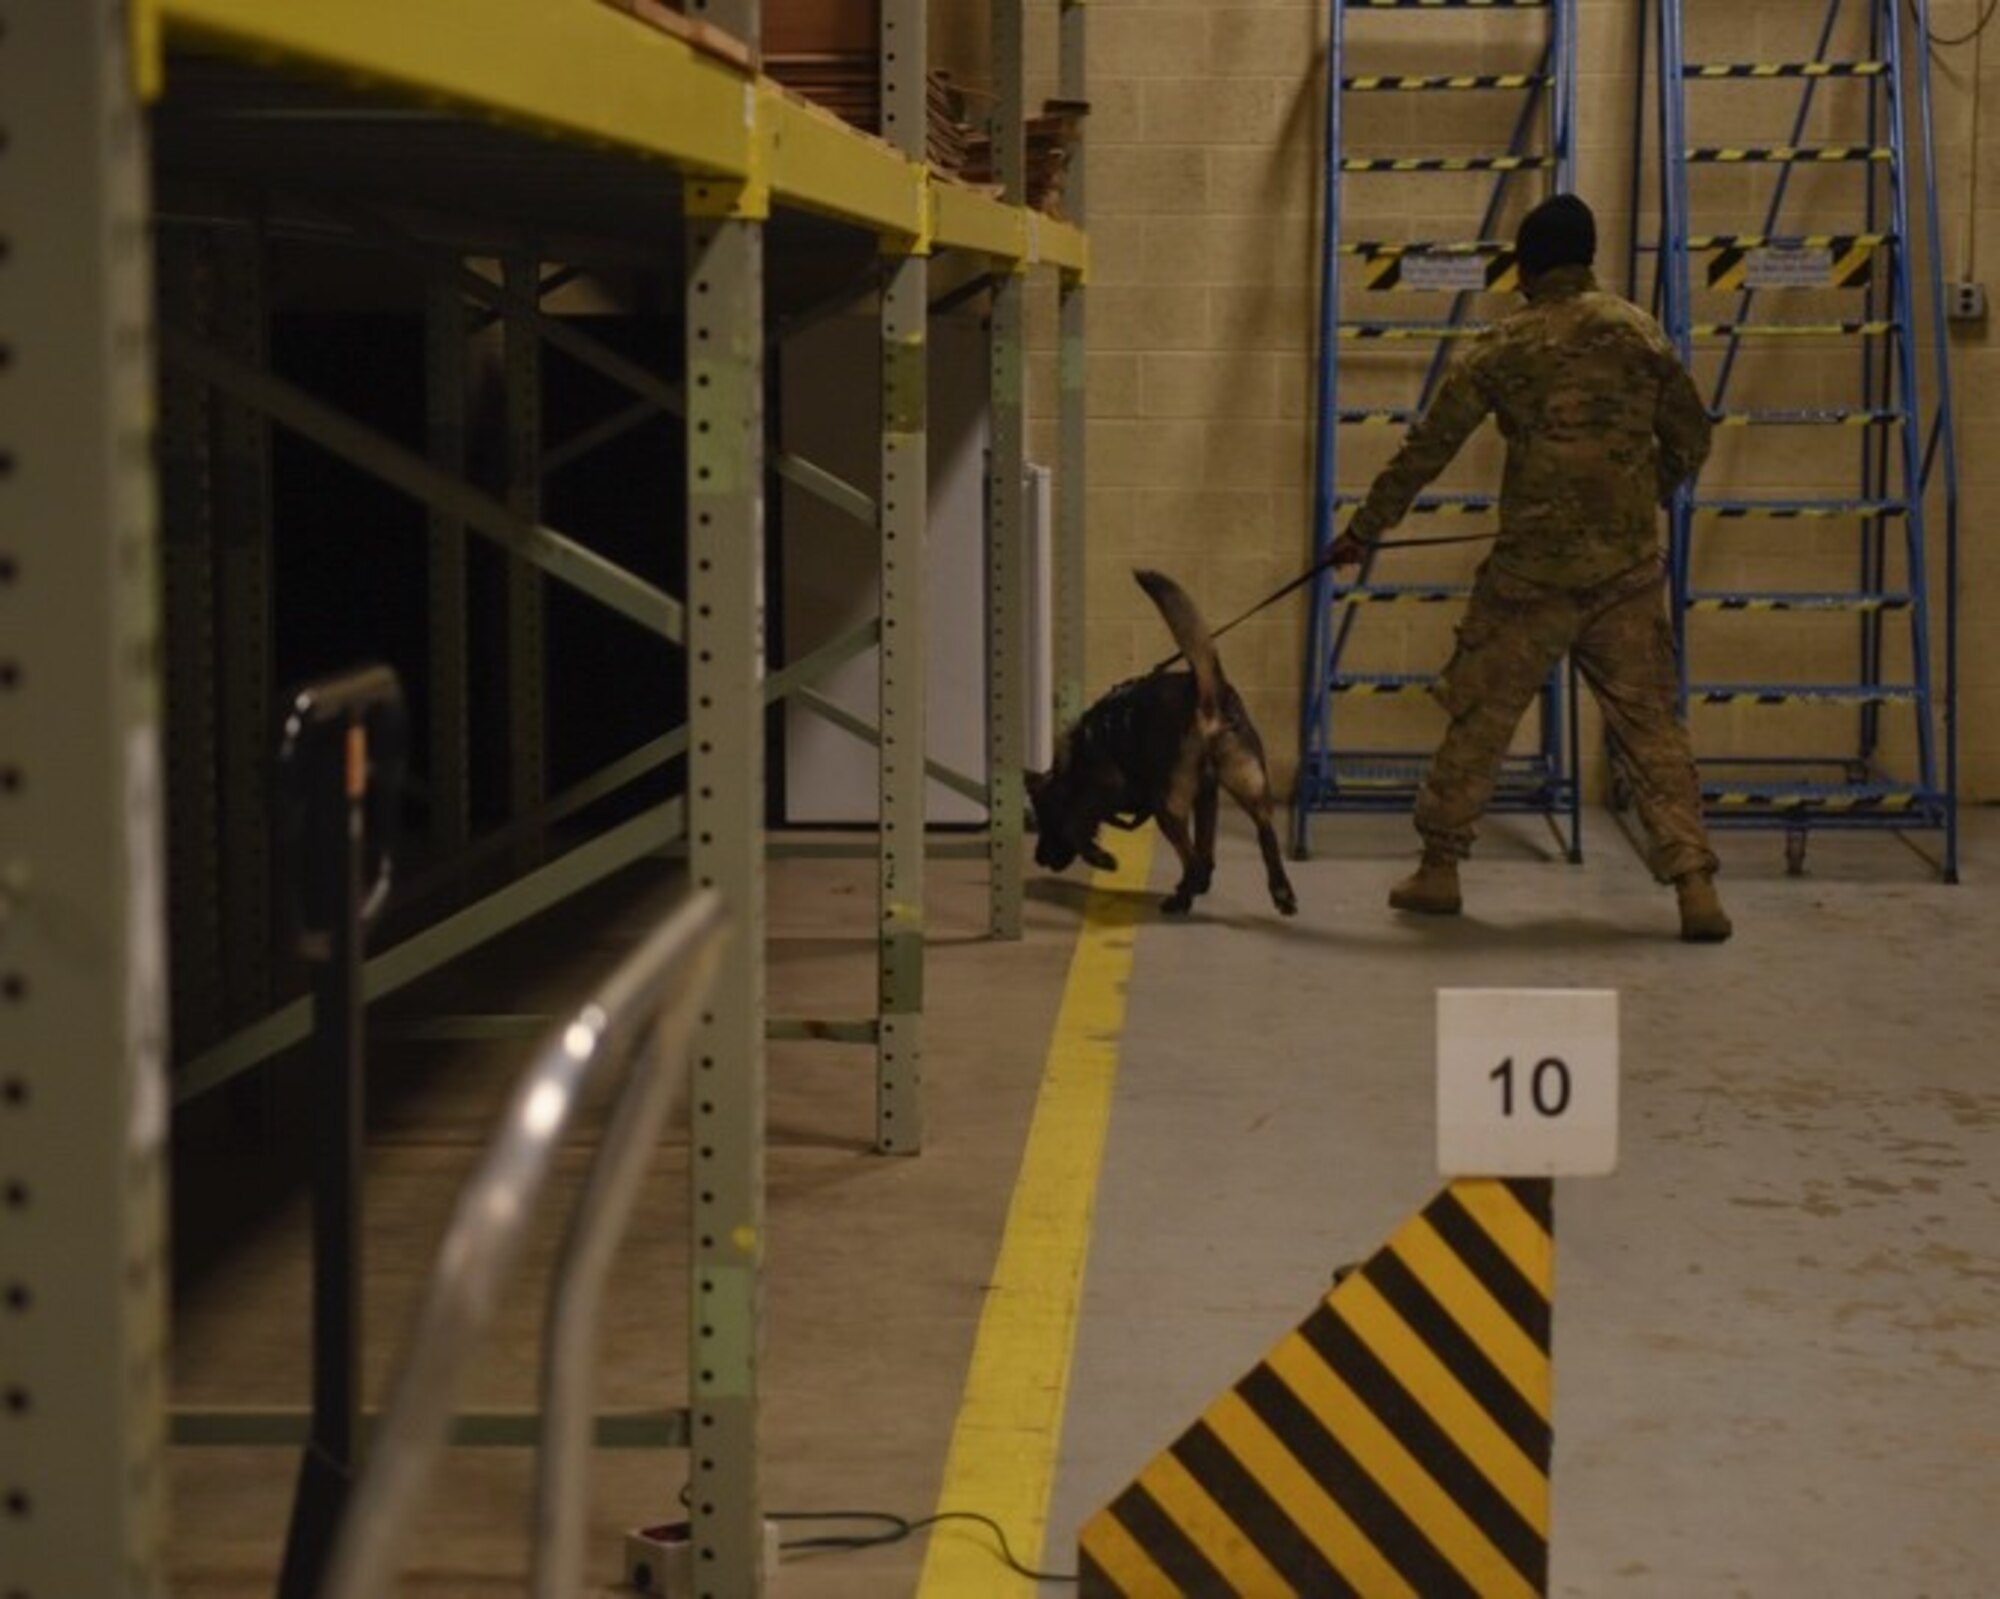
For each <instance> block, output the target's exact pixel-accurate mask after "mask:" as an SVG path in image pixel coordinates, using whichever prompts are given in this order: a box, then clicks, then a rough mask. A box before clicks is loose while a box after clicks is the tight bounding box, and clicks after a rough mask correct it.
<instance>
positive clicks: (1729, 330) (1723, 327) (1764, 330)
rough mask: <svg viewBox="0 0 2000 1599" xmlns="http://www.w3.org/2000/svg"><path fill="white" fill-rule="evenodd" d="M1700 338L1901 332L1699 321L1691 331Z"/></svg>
mask: <svg viewBox="0 0 2000 1599" xmlns="http://www.w3.org/2000/svg"><path fill="white" fill-rule="evenodd" d="M1689 331H1691V332H1692V333H1693V334H1694V336H1695V337H1696V338H1698V339H1810V338H1819V339H1832V338H1847V339H1852V338H1862V339H1875V338H1882V337H1884V336H1886V335H1888V334H1891V333H1894V332H1896V331H1897V324H1896V323H1894V322H1873V321H1871V322H1697V323H1696V324H1695V325H1694V327H1693V328H1692V329H1690V330H1689Z"/></svg>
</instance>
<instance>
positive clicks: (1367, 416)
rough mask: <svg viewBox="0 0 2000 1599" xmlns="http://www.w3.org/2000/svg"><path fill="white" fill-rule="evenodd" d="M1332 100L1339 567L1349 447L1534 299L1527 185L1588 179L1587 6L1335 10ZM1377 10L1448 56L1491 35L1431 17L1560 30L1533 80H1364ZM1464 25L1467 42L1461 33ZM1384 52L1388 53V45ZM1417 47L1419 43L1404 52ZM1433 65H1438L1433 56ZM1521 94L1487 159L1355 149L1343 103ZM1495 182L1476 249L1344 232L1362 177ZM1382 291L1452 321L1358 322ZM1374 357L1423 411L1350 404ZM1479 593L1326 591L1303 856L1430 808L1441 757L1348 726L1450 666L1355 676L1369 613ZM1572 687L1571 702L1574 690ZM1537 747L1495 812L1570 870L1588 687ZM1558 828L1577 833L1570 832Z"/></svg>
mask: <svg viewBox="0 0 2000 1599" xmlns="http://www.w3.org/2000/svg"><path fill="white" fill-rule="evenodd" d="M1327 9H1328V15H1329V18H1330V25H1329V48H1328V62H1329V65H1328V93H1327V123H1326V151H1325V172H1324V181H1325V201H1324V206H1323V210H1322V215H1321V224H1320V226H1321V247H1320V280H1321V290H1320V321H1319V358H1318V386H1317V395H1316V400H1315V411H1316V416H1315V428H1316V433H1315V456H1316V475H1315V479H1314V498H1313V533H1312V539H1313V553H1314V556H1315V558H1319V557H1322V556H1324V555H1325V553H1326V551H1327V549H1328V548H1329V547H1330V546H1331V544H1332V542H1333V538H1334V533H1335V527H1334V523H1335V519H1336V517H1337V516H1338V514H1339V512H1340V510H1341V509H1342V508H1343V507H1347V508H1351V507H1353V506H1355V505H1358V504H1359V503H1360V501H1361V500H1362V498H1363V494H1362V492H1361V490H1362V488H1363V487H1365V479H1359V478H1357V479H1355V480H1354V481H1353V482H1351V483H1348V482H1343V479H1342V473H1343V472H1344V471H1351V470H1352V469H1351V468H1347V467H1345V466H1344V465H1343V460H1342V456H1341V443H1340V441H1341V438H1342V436H1343V433H1344V432H1346V431H1347V430H1351V429H1364V430H1379V429H1381V428H1384V427H1406V426H1408V425H1409V424H1410V423H1411V422H1414V421H1415V420H1416V419H1417V418H1418V417H1419V416H1421V415H1422V414H1423V409H1424V406H1425V405H1426V404H1428V403H1429V401H1430V398H1431V396H1432V394H1433V393H1434V392H1435V391H1436V388H1437V386H1438V384H1439V382H1440V381H1441V380H1442V378H1443V375H1444V371H1445V365H1446V362H1447V360H1448V358H1449V353H1450V350H1451V346H1452V342H1453V341H1455V340H1457V339H1461V338H1466V337H1469V336H1471V335H1474V334H1476V333H1478V332H1479V331H1480V329H1481V327H1482V326H1483V324H1481V323H1478V322H1475V321H1473V320H1471V317H1472V314H1473V312H1474V309H1475V307H1474V298H1475V296H1476V295H1478V294H1481V293H1489V294H1490V293H1504V292H1508V291H1510V290H1512V289H1514V288H1516V287H1518V282H1519V273H1518V270H1517V268H1516V266H1515V262H1514V256H1513V251H1512V249H1511V247H1510V246H1508V245H1507V244H1506V243H1505V242H1504V241H1503V240H1501V239H1499V238H1496V237H1495V234H1496V232H1497V230H1498V226H1499V224H1500V222H1501V220H1502V214H1503V210H1504V207H1505V205H1506V203H1507V201H1508V200H1509V198H1510V197H1511V196H1512V195H1513V194H1515V193H1517V192H1518V191H1517V190H1516V189H1515V187H1514V184H1515V180H1516V179H1519V178H1524V177H1532V176H1534V175H1535V174H1543V175H1545V177H1546V180H1547V192H1549V193H1558V192H1562V191H1566V190H1568V189H1570V188H1572V187H1573V185H1574V139H1575V129H1574V111H1573V108H1574V104H1575V98H1576V18H1575V13H1574V6H1573V4H1572V0H1329V4H1328V8H1327ZM1350 10H1351V11H1355V12H1357V13H1360V14H1362V15H1364V16H1365V15H1367V14H1370V13H1380V12H1399V11H1412V12H1417V13H1420V14H1424V15H1426V17H1427V21H1428V22H1429V24H1430V28H1431V30H1432V31H1433V32H1434V33H1435V35H1436V37H1435V39H1434V40H1433V41H1430V42H1431V43H1432V44H1433V45H1434V47H1435V48H1436V49H1437V50H1439V51H1440V52H1441V51H1443V50H1446V49H1449V48H1451V47H1452V46H1453V44H1454V43H1456V44H1457V45H1458V46H1459V47H1460V48H1474V47H1476V45H1477V44H1478V42H1479V40H1480V38H1481V37H1483V36H1481V35H1475V34H1473V33H1472V31H1471V30H1472V29H1473V28H1474V27H1475V26H1477V24H1476V23H1473V22H1471V21H1469V20H1468V19H1466V18H1463V17H1452V16H1449V15H1442V14H1441V15H1430V14H1431V13H1450V12H1464V11H1472V12H1474V13H1475V14H1484V13H1486V12H1489V11H1496V10H1498V11H1515V12H1528V13H1531V14H1534V15H1535V16H1537V17H1539V18H1541V19H1542V20H1543V24H1544V27H1545V29H1546V33H1545V41H1544V43H1543V45H1542V49H1541V55H1540V61H1539V64H1538V65H1537V66H1536V68H1535V69H1534V70H1532V71H1527V72H1518V71H1517V72H1498V73H1496V72H1465V71H1457V70H1453V71H1444V72H1439V71H1436V70H1427V71H1424V72H1421V73H1417V72H1383V71H1369V70H1365V69H1364V68H1363V67H1362V66H1361V65H1360V64H1359V63H1358V61H1357V57H1359V56H1362V55H1364V54H1366V53H1367V51H1368V48H1369V47H1368V46H1367V44H1366V43H1365V42H1364V44H1363V45H1362V46H1360V47H1351V46H1350V44H1349V41H1348V36H1347V35H1348V28H1349V26H1350V23H1349V21H1348V18H1347V13H1348V12H1349V11H1350ZM1454 29H1456V33H1455V34H1454ZM1375 48H1377V49H1379V48H1381V47H1380V46H1376V47H1375ZM1404 48H1405V50H1406V51H1407V49H1408V45H1407V43H1406V44H1405V46H1404ZM1425 64H1426V66H1427V67H1433V68H1434V67H1435V66H1436V65H1437V64H1438V63H1437V61H1436V60H1435V59H1433V60H1430V61H1427V62H1426V63H1425ZM1467 93H1472V94H1476V95H1479V96H1482V97H1491V96H1494V95H1514V96H1519V97H1520V111H1519V114H1518V116H1517V117H1516V119H1515V121H1514V125H1513V132H1512V136H1511V138H1510V139H1509V141H1508V145H1507V148H1506V150H1505V151H1504V152H1501V153H1485V154H1480V155H1472V156H1440V155H1430V154H1408V153H1403V152H1398V153H1394V154H1373V153H1369V154H1357V153H1355V152H1354V151H1353V150H1351V149H1350V148H1349V145H1348V141H1347V137H1346V112H1345V105H1346V102H1347V100H1348V98H1349V97H1350V96H1369V97H1375V96H1381V95H1393V96H1408V95H1424V96H1427V97H1436V96H1449V97H1453V98H1462V97H1463V96H1464V95H1465V94H1467ZM1455 173H1491V174H1492V175H1493V179H1492V187H1491V190H1490V193H1489V195H1488V198H1487V200H1486V203H1485V205H1484V208H1483V211H1482V214H1481V215H1480V217H1479V218H1478V219H1477V222H1476V224H1475V225H1474V229H1473V231H1474V232H1475V234H1476V236H1475V237H1464V238H1456V239H1429V240H1418V241H1410V242H1403V241H1389V240H1382V239H1373V240H1359V239H1351V238H1348V237H1346V236H1345V235H1344V232H1343V226H1344V224H1343V212H1344V210H1345V191H1346V188H1347V185H1348V183H1349V182H1350V181H1353V180H1356V179H1359V180H1362V181H1366V180H1367V179H1368V178H1369V177H1371V176H1372V177H1377V178H1388V177H1393V178H1395V179H1396V180H1397V181H1399V182H1403V183H1421V182H1423V181H1424V180H1425V178H1426V177H1427V176H1432V175H1442V174H1455ZM1350 287H1351V288H1356V289H1359V290H1361V291H1363V292H1367V293H1376V292H1384V293H1393V292H1397V291H1403V292H1409V291H1425V292H1429V293H1433V294H1436V293H1441V292H1448V293H1449V294H1450V295H1451V301H1450V305H1449V308H1448V310H1446V311H1445V313H1444V314H1443V315H1442V316H1440V317H1431V318H1424V319H1418V320H1409V319H1395V318H1384V317H1358V318H1357V317H1349V316H1347V315H1346V307H1345V305H1344V304H1343V290H1344V289H1346V288H1350ZM1363 348H1373V349H1376V350H1384V349H1394V350H1399V351H1407V352H1409V355H1410V357H1411V362H1410V365H1411V367H1412V374H1411V375H1412V378H1413V379H1414V380H1415V382H1416V384H1417V389H1418V393H1417V397H1416V399H1415V401H1414V403H1412V404H1410V405H1408V406H1395V407H1381V406H1377V405H1368V406H1356V405H1354V404H1352V403H1349V404H1347V405H1343V404H1342V403H1341V400H1340V397H1339V390H1340V381H1339V378H1340V366H1341V363H1342V362H1343V361H1344V360H1346V359H1348V358H1349V356H1350V353H1351V352H1352V351H1355V350H1358V349H1363ZM1497 507H1498V500H1497V499H1496V498H1495V497H1494V496H1492V495H1490V494H1451V493H1430V494H1424V495H1421V496H1419V497H1418V499H1417V501H1416V503H1415V505H1414V506H1413V507H1412V511H1413V513H1414V514H1416V515H1418V516H1420V517H1423V518H1427V519H1428V518H1447V517H1448V518H1451V519H1452V526H1453V529H1454V531H1455V530H1456V528H1457V527H1458V526H1460V525H1462V524H1460V523H1459V522H1458V520H1457V519H1458V518H1460V517H1484V516H1489V515H1491V514H1493V513H1494V512H1495V511H1496V510H1497ZM1470 592H1471V590H1470V586H1469V585H1468V584H1466V583H1464V582H1447V583H1438V582H1421V583H1408V582H1382V581H1378V580H1377V579H1376V578H1375V576H1374V558H1373V557H1372V556H1371V557H1370V558H1369V560H1368V562H1367V564H1365V565H1364V566H1363V567H1362V568H1361V570H1360V572H1359V573H1358V574H1357V576H1356V577H1355V579H1354V580H1353V581H1352V582H1343V581H1340V580H1339V579H1338V578H1337V577H1336V575H1335V574H1333V573H1332V572H1330V571H1329V572H1322V573H1321V574H1320V575H1319V576H1318V577H1316V578H1315V579H1314V582H1313V587H1312V611H1311V622H1310V625H1309V630H1308V636H1307V645H1306V668H1305V691H1304V695H1303V715H1302V726H1301V729H1300V760H1299V783H1298V793H1297V797H1296V800H1295V802H1294V804H1293V807H1292V850H1293V853H1294V854H1296V855H1299V856H1302V857H1303V856H1305V855H1308V854H1310V852H1311V844H1312V822H1313V817H1314V816H1315V815H1318V814H1322V813H1326V812H1342V811H1385V810H1389V811H1405V810H1407V809H1408V808H1409V806H1410V804H1411V803H1412V801H1413V800H1414V799H1415V798H1416V795H1417V791H1418V789H1419V787H1420V785H1421V784H1422V781H1423V775H1424V771H1425V769H1426V768H1427V766H1428V765H1429V751H1428V750H1427V749H1411V748H1402V747H1395V748H1388V747H1381V746H1378V745H1374V744H1363V743H1360V742H1357V737H1356V735H1355V734H1354V733H1353V732H1351V731H1349V730H1348V728H1347V727H1346V726H1345V725H1343V724H1344V720H1345V718H1346V717H1348V716H1349V715H1351V712H1350V711H1349V710H1348V709H1347V708H1348V707H1350V706H1352V705H1353V704H1354V703H1355V702H1358V701H1362V700H1364V699H1369V698H1377V697H1382V696H1393V695H1404V694H1420V693H1421V692H1422V691H1424V690H1426V689H1427V688H1429V686H1430V685H1431V684H1432V683H1434V682H1435V681H1436V674H1435V672H1430V671H1425V672H1411V671H1381V670H1374V669H1369V668H1366V667H1361V666H1357V665H1356V657H1357V656H1359V655H1362V654H1363V652H1364V651H1363V647H1364V646H1365V645H1366V643H1367V642H1368V641H1367V638H1366V634H1367V633H1368V631H1369V630H1368V628H1367V626H1366V618H1367V617H1368V615H1369V613H1371V612H1374V611H1377V610H1379V609H1380V608H1381V607H1384V606H1404V605H1440V604H1452V605H1456V604H1459V603H1461V602H1462V601H1463V600H1464V599H1465V597H1466V596H1467V595H1468V594H1469V593H1470ZM1566 687H1567V692H1565V689H1566ZM1536 703H1537V708H1538V709H1537V724H1538V725H1537V735H1536V741H1535V747H1534V749H1533V750H1532V751H1528V752H1524V753H1520V754H1513V755H1509V756H1508V758H1507V760H1506V763H1505V765H1504V766H1503V768H1502V771H1501V776H1500V782H1499V786H1498V787H1497V788H1496V790H1495V792H1494V797H1493V803H1492V806H1491V807H1490V808H1491V809H1492V810H1494V811H1498V812H1510V811H1511V812H1527V813H1531V814H1537V815H1542V816H1545V817H1547V818H1548V819H1549V822H1550V824H1551V826H1552V827H1557V832H1558V836H1559V837H1560V836H1562V835H1563V833H1564V831H1565V829H1566V832H1567V836H1566V838H1564V847H1565V851H1566V853H1567V854H1568V856H1569V858H1570V859H1571V860H1573V861H1574V860H1579V859H1581V848H1582V816H1581V792H1580V789H1579V786H1578V784H1577V781H1576V719H1575V684H1574V683H1573V682H1572V683H1569V684H1567V685H1565V682H1564V676H1563V673H1562V672H1561V671H1560V670H1558V671H1557V672H1554V673H1552V674H1551V675H1550V678H1549V681H1548V684H1547V686H1546V687H1545V688H1544V689H1543V691H1542V693H1541V694H1540V695H1539V696H1538V698H1537V702H1536ZM1558 818H1560V819H1561V822H1562V824H1563V826H1557V822H1558Z"/></svg>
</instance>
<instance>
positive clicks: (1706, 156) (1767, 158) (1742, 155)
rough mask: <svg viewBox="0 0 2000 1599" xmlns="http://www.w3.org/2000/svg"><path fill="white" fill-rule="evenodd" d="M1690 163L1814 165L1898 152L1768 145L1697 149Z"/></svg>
mask: <svg viewBox="0 0 2000 1599" xmlns="http://www.w3.org/2000/svg"><path fill="white" fill-rule="evenodd" d="M1687 158H1688V159H1689V160H1690V161H1719V162H1724V163H1733V162H1745V163H1765V164H1769V163H1777V164H1781V165H1789V164H1793V163H1802V162H1813V161H1824V162H1831V161H1890V160H1893V159H1894V158H1895V152H1894V151H1893V150H1891V149H1889V148H1888V147H1887V146H1886V145H1872V144H1767V145H1728V144H1717V145H1698V146H1696V147H1694V148H1692V149H1690V150H1689V151H1688V153H1687Z"/></svg>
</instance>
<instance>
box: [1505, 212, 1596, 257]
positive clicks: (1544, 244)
mask: <svg viewBox="0 0 2000 1599" xmlns="http://www.w3.org/2000/svg"><path fill="white" fill-rule="evenodd" d="M1514 248H1515V250H1516V252H1517V253H1518V254H1519V256H1520V258H1521V272H1522V275H1523V276H1525V277H1535V276H1537V275H1538V274H1540V273H1543V272H1549V271H1553V270H1554V269H1555V268H1557V267H1561V266H1589V265H1590V264H1591V262H1593V261H1594V260H1596V259H1597V219H1596V218H1595V217H1594V216H1592V215H1591V214H1590V207H1589V206H1587V205H1585V204H1584V203H1583V202H1582V201H1581V200H1579V199H1578V198H1577V197H1576V196H1575V195H1573V194H1558V195H1556V196H1555V197H1554V198H1553V199H1548V200H1544V201H1543V202H1542V203H1541V204H1540V205H1538V206H1536V207H1535V209H1534V210H1532V211H1530V212H1529V213H1528V214H1527V215H1526V216H1525V217H1523V218H1522V219H1521V231H1520V233H1519V234H1518V235H1517V236H1516V238H1515V241H1514Z"/></svg>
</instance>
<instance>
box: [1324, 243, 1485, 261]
mask: <svg viewBox="0 0 2000 1599" xmlns="http://www.w3.org/2000/svg"><path fill="white" fill-rule="evenodd" d="M1338 251H1339V253H1340V254H1341V255H1358V256H1364V257H1366V258H1367V259H1369V260H1371V261H1372V260H1377V259H1388V258H1392V257H1396V256H1412V255H1512V254H1513V253H1514V247H1513V245H1511V244H1509V243H1507V242H1506V241H1505V240H1504V239H1411V240H1409V241H1407V242H1404V241H1397V240H1389V239H1353V240H1350V241H1349V242H1347V243H1346V244H1342V245H1340V246H1338Z"/></svg>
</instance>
